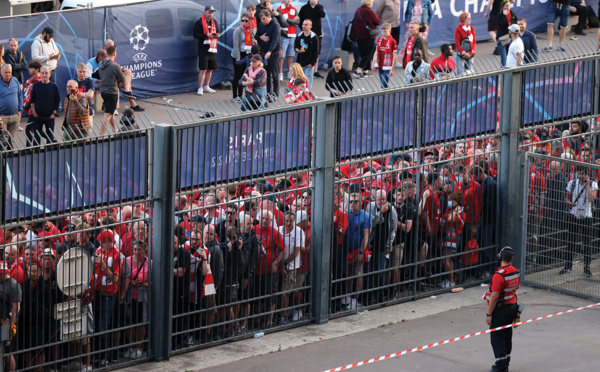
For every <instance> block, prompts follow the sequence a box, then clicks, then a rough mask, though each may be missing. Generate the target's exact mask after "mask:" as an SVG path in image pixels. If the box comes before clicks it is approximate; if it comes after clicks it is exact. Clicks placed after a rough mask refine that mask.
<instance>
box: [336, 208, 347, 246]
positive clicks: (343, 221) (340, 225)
mask: <svg viewBox="0 0 600 372" xmlns="http://www.w3.org/2000/svg"><path fill="white" fill-rule="evenodd" d="M333 225H334V227H335V230H336V231H337V243H338V245H342V244H343V243H344V234H345V233H346V230H348V213H346V211H345V210H343V209H342V208H338V209H337V210H336V211H335V212H333Z"/></svg>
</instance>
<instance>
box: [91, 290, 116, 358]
mask: <svg viewBox="0 0 600 372" xmlns="http://www.w3.org/2000/svg"><path fill="white" fill-rule="evenodd" d="M115 297H116V296H114V295H113V296H103V295H102V294H101V293H100V292H99V291H96V294H95V296H94V302H93V307H94V326H95V331H96V332H104V331H107V330H108V329H109V328H110V321H111V319H112V315H113V306H114V303H115ZM99 339H100V347H99V348H98V347H96V348H95V349H96V350H95V351H102V353H100V359H107V354H106V352H107V351H108V348H109V347H110V343H111V340H112V335H111V334H110V333H106V334H103V335H100V336H99Z"/></svg>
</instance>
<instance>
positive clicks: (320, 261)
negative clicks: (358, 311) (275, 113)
mask: <svg viewBox="0 0 600 372" xmlns="http://www.w3.org/2000/svg"><path fill="white" fill-rule="evenodd" d="M337 109H338V105H337V104H335V103H329V104H326V105H321V106H318V107H317V109H316V111H315V115H314V116H313V117H314V118H316V120H315V121H314V122H313V132H314V133H315V137H313V139H316V142H313V146H315V152H314V154H315V160H314V161H315V168H316V170H315V173H314V176H313V177H314V183H315V192H314V194H313V197H312V203H313V205H312V215H313V216H312V217H313V221H320V223H313V224H312V225H311V229H312V230H311V237H312V238H311V246H312V247H311V254H310V259H311V269H312V279H313V281H312V283H313V290H312V296H313V298H312V302H313V309H314V311H313V316H314V322H315V323H317V324H323V323H326V322H327V320H328V316H329V304H330V300H329V298H330V293H329V289H330V288H329V287H330V277H331V274H330V262H331V244H332V243H331V242H332V240H331V239H332V237H331V234H332V230H333V189H334V179H333V172H334V168H335V158H336V151H335V149H336V146H332V144H334V143H336V138H335V127H336V125H337Z"/></svg>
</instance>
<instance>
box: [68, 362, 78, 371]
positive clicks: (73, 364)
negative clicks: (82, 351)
mask: <svg viewBox="0 0 600 372" xmlns="http://www.w3.org/2000/svg"><path fill="white" fill-rule="evenodd" d="M79 368H81V362H78V361H76V360H74V361H72V362H71V363H69V369H75V370H77V369H79Z"/></svg>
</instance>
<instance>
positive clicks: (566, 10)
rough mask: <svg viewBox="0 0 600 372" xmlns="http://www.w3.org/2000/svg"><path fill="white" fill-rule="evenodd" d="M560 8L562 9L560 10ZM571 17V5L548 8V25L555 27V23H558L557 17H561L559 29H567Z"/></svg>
mask: <svg viewBox="0 0 600 372" xmlns="http://www.w3.org/2000/svg"><path fill="white" fill-rule="evenodd" d="M559 6H560V8H559ZM570 15H571V9H570V7H569V5H561V4H554V3H552V4H550V7H549V8H548V24H549V25H553V24H554V21H556V17H560V23H559V24H558V27H560V28H567V25H568V23H569V16H570Z"/></svg>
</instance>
